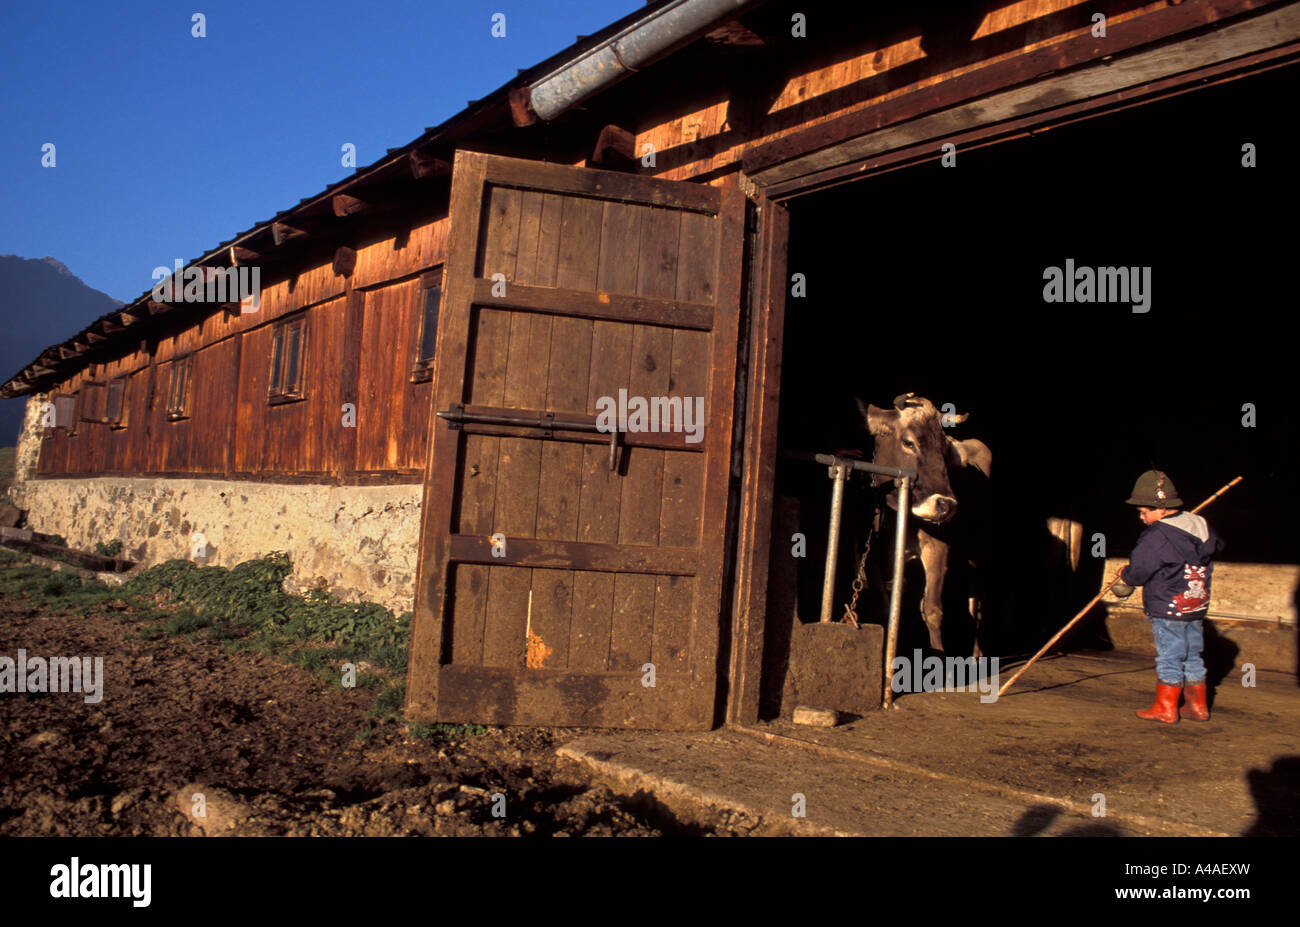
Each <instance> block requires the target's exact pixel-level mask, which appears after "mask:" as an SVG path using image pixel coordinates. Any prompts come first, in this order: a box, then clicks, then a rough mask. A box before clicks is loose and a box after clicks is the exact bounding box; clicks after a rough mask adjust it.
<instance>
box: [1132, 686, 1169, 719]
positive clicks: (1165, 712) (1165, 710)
mask: <svg viewBox="0 0 1300 927" xmlns="http://www.w3.org/2000/svg"><path fill="white" fill-rule="evenodd" d="M1179 691H1180V687H1178V686H1167V685H1165V684H1164V683H1163V682H1158V683H1156V700H1155V704H1153V705H1152V706H1151V707H1150V708H1148V709H1147V710H1146V711H1138V712H1135V714H1137V716H1138V717H1139V718H1141V719H1143V720H1144V721H1163V722H1164V723H1165V724H1176V723H1177V722H1178V693H1179Z"/></svg>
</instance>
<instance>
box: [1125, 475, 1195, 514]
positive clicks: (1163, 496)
mask: <svg viewBox="0 0 1300 927" xmlns="http://www.w3.org/2000/svg"><path fill="white" fill-rule="evenodd" d="M1128 504H1129V505H1145V506H1147V507H1148V508H1152V509H1176V508H1178V507H1179V506H1181V505H1182V504H1183V500H1182V499H1179V498H1178V490H1177V489H1174V481H1173V480H1171V479H1170V478H1169V477H1168V476H1166V475H1165V474H1164V473H1163V472H1162V471H1160V470H1148V471H1147V472H1146V473H1143V474H1142V475H1141V476H1139V477H1138V478H1137V482H1136V483H1134V484H1133V495H1132V496H1130V497H1129V499H1128Z"/></svg>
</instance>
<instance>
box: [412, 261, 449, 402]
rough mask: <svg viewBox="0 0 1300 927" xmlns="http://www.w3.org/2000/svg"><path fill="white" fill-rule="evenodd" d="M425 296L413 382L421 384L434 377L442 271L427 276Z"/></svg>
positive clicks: (423, 287)
mask: <svg viewBox="0 0 1300 927" xmlns="http://www.w3.org/2000/svg"><path fill="white" fill-rule="evenodd" d="M420 285H421V287H422V289H421V292H422V293H423V294H424V298H423V301H422V303H421V307H420V324H419V333H418V335H417V337H416V339H415V364H414V365H413V366H412V368H411V380H412V381H414V382H420V381H422V380H428V379H429V378H430V377H432V376H433V352H434V348H435V346H436V345H437V342H438V309H439V307H440V306H441V304H442V269H441V268H439V269H438V270H435V271H432V272H430V273H427V274H425V275H424V276H423V277H422V278H421V280H420Z"/></svg>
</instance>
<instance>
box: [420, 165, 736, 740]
mask: <svg viewBox="0 0 1300 927" xmlns="http://www.w3.org/2000/svg"><path fill="white" fill-rule="evenodd" d="M743 233H744V198H743V196H742V195H741V193H740V192H739V191H738V190H733V189H723V188H716V187H708V186H702V185H698V184H689V183H681V182H674V181H665V180H657V179H653V178H646V177H637V176H634V175H628V174H620V173H614V172H609V171H598V170H591V169H588V168H575V167H568V166H562V165H553V164H546V163H542V162H535V161H526V160H520V159H515V158H505V157H499V156H495V155H485V154H479V153H473V152H464V151H462V152H458V153H457V155H456V160H455V166H454V170H453V176H452V197H451V232H450V239H449V250H448V261H447V272H446V280H445V285H444V293H443V304H442V310H441V314H440V317H439V319H438V335H437V346H436V355H435V356H436V370H435V374H434V389H433V402H434V411H435V412H436V413H438V414H439V415H440V417H439V418H436V419H434V420H433V426H432V435H431V438H430V450H429V460H428V468H427V471H426V475H425V484H424V508H423V513H422V519H423V524H422V529H421V549H420V563H419V575H418V578H417V590H416V608H415V623H414V630H413V633H412V642H411V658H410V664H409V669H408V679H407V683H408V684H407V709H408V716H409V717H410V718H412V719H416V720H427V721H462V722H464V721H476V722H482V723H489V724H527V725H559V726H569V725H574V726H600V727H628V728H662V729H704V728H708V727H710V726H711V724H712V722H713V718H714V708H715V702H716V699H717V689H718V686H717V671H718V665H717V664H718V648H719V633H720V627H721V617H720V611H721V601H722V575H723V557H724V551H723V538H724V534H725V523H726V516H727V511H726V510H727V492H728V466H729V459H730V457H729V455H730V450H731V447H730V444H731V428H732V417H733V409H732V405H733V397H734V389H735V376H736V351H737V335H738V325H739V314H740V313H739V308H740V299H741V292H740V289H741V262H742V257H743V247H744V245H743ZM620 390H623V391H625V394H624V395H625V396H626V397H627V401H626V402H625V403H624V406H625V408H629V409H631V410H632V412H633V413H635V411H636V406H635V401H636V397H641V398H643V399H644V400H646V401H647V403H648V402H649V401H650V400H653V399H655V398H659V399H661V400H664V401H665V402H671V401H672V400H678V401H679V403H680V404H679V405H675V406H667V407H666V408H665V415H666V417H667V419H668V421H666V422H665V421H661V423H660V428H659V430H657V431H651V430H647V428H646V426H647V425H648V423H646V422H638V421H637V419H636V418H635V414H634V415H633V417H631V418H630V419H629V420H628V422H627V427H626V429H624V430H622V431H620V432H619V433H617V434H615V435H613V436H611V435H610V434H608V433H603V432H598V431H596V430H595V429H596V426H597V425H598V415H597V413H598V412H599V411H600V410H601V409H602V408H605V406H604V405H602V403H604V402H614V403H617V402H618V397H619V396H620ZM694 397H702V398H703V402H704V423H703V426H702V427H701V428H700V429H699V430H698V431H697V432H695V433H694V434H692V433H691V432H690V431H688V429H687V428H686V425H687V424H688V422H687V421H683V420H682V419H684V417H685V412H684V409H685V404H686V403H690V404H691V405H690V407H691V408H692V409H694V407H695V406H694ZM668 408H670V409H671V412H668V411H667V409H668ZM679 408H680V409H683V411H682V412H678V409H679ZM689 424H695V422H694V419H693V418H692V419H691V420H690V421H689ZM637 426H640V427H637ZM611 464H612V466H611ZM650 681H653V683H654V684H653V685H647V683H648V682H650Z"/></svg>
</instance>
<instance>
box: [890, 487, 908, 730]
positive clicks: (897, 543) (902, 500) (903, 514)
mask: <svg viewBox="0 0 1300 927" xmlns="http://www.w3.org/2000/svg"><path fill="white" fill-rule="evenodd" d="M911 503H912V481H911V480H910V479H909V478H908V477H906V476H904V477H902V478H901V479H900V481H899V486H898V524H897V526H896V528H895V531H894V587H893V588H892V589H890V590H889V631H888V633H887V634H886V635H885V698H884V706H885V707H886V708H888V707H889V706H890V705H892V704H893V702H894V687H893V685H892V683H893V677H894V674H893V671H892V667H893V665H894V654H895V652H896V651H897V650H898V619H899V615H900V614H901V613H902V610H903V562H904V554H905V547H906V545H907V513H908V512H909V511H910V510H911V508H912V504H911Z"/></svg>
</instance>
